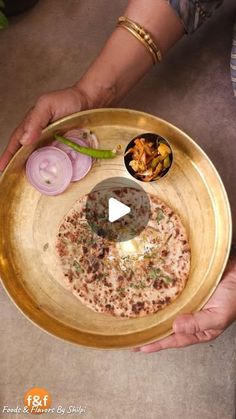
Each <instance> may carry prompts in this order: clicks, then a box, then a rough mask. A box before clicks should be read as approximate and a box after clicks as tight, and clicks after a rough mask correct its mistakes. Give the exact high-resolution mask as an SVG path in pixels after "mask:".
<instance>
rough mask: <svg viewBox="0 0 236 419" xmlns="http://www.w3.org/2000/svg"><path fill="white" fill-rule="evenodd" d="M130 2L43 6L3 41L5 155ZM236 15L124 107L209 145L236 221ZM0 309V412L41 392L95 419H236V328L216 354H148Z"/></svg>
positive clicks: (0, 296) (6, 306)
mask: <svg viewBox="0 0 236 419" xmlns="http://www.w3.org/2000/svg"><path fill="white" fill-rule="evenodd" d="M125 4H126V1H124V0H117V1H115V0H113V1H110V0H81V1H79V0H78V1H76V0H68V1H64V0H40V1H39V3H38V4H37V5H36V6H35V7H34V9H32V10H31V11H29V12H27V13H25V14H24V15H21V16H19V17H17V18H14V19H12V21H11V25H10V27H9V28H8V29H7V30H5V31H2V32H0V151H1V150H2V149H3V147H4V145H5V144H6V142H7V139H8V137H9V134H10V132H11V131H12V129H13V128H14V127H15V126H16V124H17V123H18V122H19V121H20V120H21V118H22V117H23V115H24V113H25V112H26V110H27V109H28V108H29V107H30V106H32V104H33V103H34V101H35V100H36V98H37V97H38V96H39V94H41V93H42V92H46V91H49V90H52V89H57V88H61V87H66V86H68V85H69V84H72V83H73V82H74V81H76V80H77V79H78V78H79V76H80V75H81V74H82V73H83V71H84V70H85V69H86V67H87V66H88V64H89V63H90V61H91V60H92V59H93V58H94V56H95V55H96V54H97V53H98V51H99V49H100V48H101V46H102V44H103V42H104V41H105V39H106V38H107V36H108V35H109V33H111V31H112V29H113V27H114V24H115V22H116V19H117V17H118V16H119V15H121V14H122V11H123V8H124V6H125ZM235 16H236V4H235V2H234V0H226V1H225V4H224V6H223V7H222V8H221V9H219V11H218V12H217V14H216V15H215V17H214V19H212V20H211V22H209V23H208V24H206V25H205V27H204V28H202V29H201V30H200V31H199V32H198V33H197V34H195V35H194V36H191V37H189V38H187V37H186V38H185V39H184V40H183V41H181V42H180V43H179V45H178V46H177V47H176V48H175V49H174V50H173V51H171V52H170V53H169V54H168V56H167V57H166V59H165V62H163V64H161V65H160V66H159V67H158V68H155V69H153V70H152V71H151V72H150V73H149V74H148V75H147V76H146V77H145V78H144V79H143V80H142V82H140V83H139V85H138V86H137V87H136V88H135V89H133V91H132V92H131V93H130V94H129V96H127V98H126V99H125V100H124V101H123V102H122V103H121V104H120V106H124V107H129V108H136V109H140V110H143V111H147V112H150V113H153V114H155V115H158V116H160V117H162V118H164V119H167V120H169V121H170V122H172V123H174V124H176V125H177V126H178V127H180V128H181V129H183V130H184V131H186V132H187V133H188V134H189V135H190V136H192V138H194V139H195V140H196V141H197V142H198V144H200V145H201V146H202V147H203V149H204V150H205V151H206V152H207V153H208V155H209V156H210V157H211V159H212V160H213V162H214V164H215V165H216V167H217V169H218V170H219V172H220V174H221V176H222V178H223V181H224V183H225V186H226V188H227V191H228V194H229V197H230V201H231V204H232V212H233V218H234V220H236V188H235V184H236V171H235V156H236V135H235V132H236V102H235V99H234V97H233V93H232V89H231V84H230V73H229V59H230V48H231V34H232V26H233V21H234V18H235ZM0 310H1V317H0V319H1V320H0V336H1V338H0V360H1V361H0V386H1V387H0V405H4V404H7V405H9V406H15V405H17V403H18V404H21V403H22V397H23V394H24V392H25V391H26V390H27V389H29V388H31V387H33V386H34V385H37V386H42V387H46V388H47V389H48V390H49V391H50V392H51V394H52V397H53V404H54V405H59V404H61V405H65V406H69V405H77V406H78V405H83V406H85V405H86V406H87V407H86V413H85V417H87V418H88V419H95V418H96V419H108V418H112V419H116V418H117V419H120V418H122V419H123V418H125V419H134V418H135V419H234V418H235V382H236V351H235V348H236V324H234V325H232V326H231V327H230V328H229V329H228V330H227V331H226V332H225V333H224V334H223V335H222V336H221V337H220V338H218V339H217V340H216V341H214V342H211V343H209V344H205V345H199V346H195V347H190V348H186V349H182V350H169V351H165V352H162V353H158V354H155V353H154V354H150V355H145V354H139V353H137V354H135V353H131V352H129V351H115V352H104V351H97V350H91V349H84V348H79V347H76V346H73V345H71V344H69V343H66V342H63V341H60V340H57V339H55V338H54V337H52V336H49V335H47V334H46V333H44V332H42V331H41V330H39V329H38V328H36V327H35V326H34V325H32V324H31V323H30V322H29V321H28V320H27V319H25V318H24V317H23V315H22V314H21V313H20V312H19V311H18V310H17V309H16V308H15V307H14V305H13V304H12V302H11V301H10V300H9V298H8V297H7V295H6V294H5V292H4V291H3V290H2V289H1V293H0ZM2 417H8V418H12V419H13V418H23V417H24V416H22V415H21V414H20V415H13V414H12V415H8V416H6V415H2ZM48 417H49V418H50V417H59V415H58V416H57V415H56V416H51V415H48ZM64 417H66V416H64ZM67 417H72V416H71V415H67ZM44 418H47V415H44Z"/></svg>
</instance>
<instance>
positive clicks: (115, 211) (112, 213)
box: [108, 198, 130, 223]
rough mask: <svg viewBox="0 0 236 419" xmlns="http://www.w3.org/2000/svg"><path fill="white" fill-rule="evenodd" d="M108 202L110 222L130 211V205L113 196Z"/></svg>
mask: <svg viewBox="0 0 236 419" xmlns="http://www.w3.org/2000/svg"><path fill="white" fill-rule="evenodd" d="M108 204H109V205H108V219H109V221H110V222H111V223H113V222H114V221H116V220H119V219H120V218H122V217H124V216H125V215H127V214H129V213H130V207H128V205H125V204H123V203H122V202H120V201H118V200H117V199H115V198H109V201H108Z"/></svg>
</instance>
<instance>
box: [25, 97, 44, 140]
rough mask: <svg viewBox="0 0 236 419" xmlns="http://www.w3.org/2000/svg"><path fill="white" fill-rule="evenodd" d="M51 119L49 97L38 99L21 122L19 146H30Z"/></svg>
mask: <svg viewBox="0 0 236 419" xmlns="http://www.w3.org/2000/svg"><path fill="white" fill-rule="evenodd" d="M51 119H52V109H51V100H50V95H48V97H47V95H45V97H44V96H42V97H41V98H39V100H38V101H37V103H36V105H35V106H34V107H33V108H32V109H31V110H30V111H29V112H28V114H27V115H26V118H25V120H24V122H23V129H24V132H23V135H22V136H21V138H19V141H20V143H21V144H30V143H33V142H34V141H36V140H37V139H38V138H39V137H40V135H41V132H42V129H43V128H45V127H46V126H47V124H48V123H49V121H50V120H51Z"/></svg>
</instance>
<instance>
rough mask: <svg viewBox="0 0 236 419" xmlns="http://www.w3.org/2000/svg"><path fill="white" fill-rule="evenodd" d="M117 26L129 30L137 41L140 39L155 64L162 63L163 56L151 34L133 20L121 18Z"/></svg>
mask: <svg viewBox="0 0 236 419" xmlns="http://www.w3.org/2000/svg"><path fill="white" fill-rule="evenodd" d="M117 26H121V27H123V28H124V29H127V30H128V31H129V32H130V33H131V34H132V35H133V36H135V38H136V39H138V40H139V41H140V42H141V43H142V44H143V45H144V46H145V47H146V49H147V50H148V51H149V52H150V54H151V55H152V60H153V64H156V63H157V62H158V61H161V59H162V54H161V51H160V49H159V48H158V47H157V45H156V43H155V42H154V41H153V39H152V37H151V35H150V34H149V32H147V31H146V30H145V29H144V28H143V27H142V26H140V25H139V24H138V23H136V22H134V21H133V20H131V19H129V18H127V17H125V16H121V17H120V18H119V20H118V23H117Z"/></svg>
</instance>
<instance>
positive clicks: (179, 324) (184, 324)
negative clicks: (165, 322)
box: [173, 310, 220, 335]
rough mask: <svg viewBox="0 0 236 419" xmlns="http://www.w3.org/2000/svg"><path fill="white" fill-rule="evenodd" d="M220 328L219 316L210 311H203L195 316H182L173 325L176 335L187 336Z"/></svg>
mask: <svg viewBox="0 0 236 419" xmlns="http://www.w3.org/2000/svg"><path fill="white" fill-rule="evenodd" d="M218 328H219V329H220V322H219V315H218V314H217V313H214V312H210V311H208V310H201V311H199V312H198V313H194V314H182V315H180V316H178V317H177V318H176V319H175V321H174V323H173V330H174V332H175V333H185V334H187V335H194V334H196V333H198V332H204V331H205V330H210V329H218Z"/></svg>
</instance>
